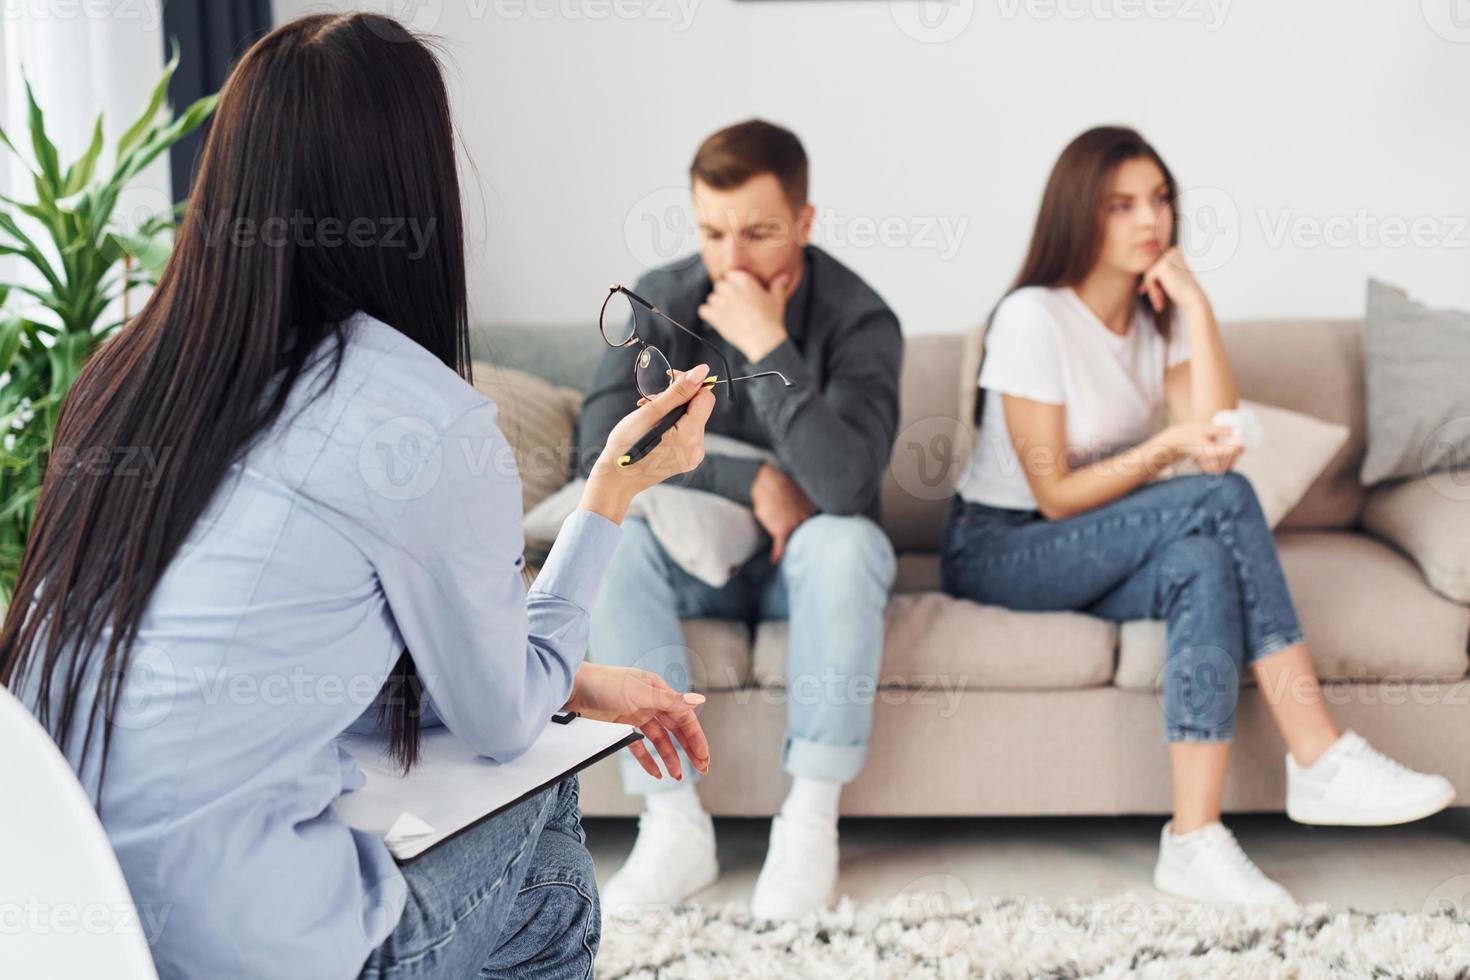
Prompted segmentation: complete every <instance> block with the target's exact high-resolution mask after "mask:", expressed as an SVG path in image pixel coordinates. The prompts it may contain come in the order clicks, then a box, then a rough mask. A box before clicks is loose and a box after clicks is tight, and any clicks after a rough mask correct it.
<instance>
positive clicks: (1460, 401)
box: [1359, 279, 1470, 487]
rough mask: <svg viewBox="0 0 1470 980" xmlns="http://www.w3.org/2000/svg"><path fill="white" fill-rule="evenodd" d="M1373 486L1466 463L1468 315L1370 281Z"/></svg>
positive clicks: (1369, 480) (1368, 458) (1368, 456)
mask: <svg viewBox="0 0 1470 980" xmlns="http://www.w3.org/2000/svg"><path fill="white" fill-rule="evenodd" d="M1363 326H1364V330H1363V337H1364V340H1363V358H1364V361H1365V364H1366V369H1365V371H1366V379H1367V384H1366V389H1367V416H1368V422H1367V425H1368V432H1367V440H1368V448H1367V450H1366V452H1365V454H1364V457H1363V470H1362V472H1361V473H1360V474H1359V479H1360V480H1361V481H1362V483H1363V486H1365V487H1371V486H1376V485H1377V484H1380V483H1382V482H1383V481H1385V480H1394V479H1403V478H1405V477H1415V476H1421V475H1424V474H1429V473H1441V472H1445V471H1447V470H1454V469H1463V468H1465V467H1466V466H1467V464H1470V387H1467V386H1466V384H1465V375H1466V371H1467V369H1470V312H1466V311H1464V310H1442V309H1433V308H1431V307H1428V306H1425V305H1424V304H1422V303H1418V302H1415V301H1414V300H1412V299H1410V298H1409V297H1408V295H1407V294H1406V293H1404V292H1403V291H1402V290H1400V289H1397V288H1395V287H1393V286H1388V285H1385V284H1384V283H1381V282H1378V281H1377V280H1374V279H1370V280H1368V312H1367V315H1366V317H1365V318H1364V324H1363Z"/></svg>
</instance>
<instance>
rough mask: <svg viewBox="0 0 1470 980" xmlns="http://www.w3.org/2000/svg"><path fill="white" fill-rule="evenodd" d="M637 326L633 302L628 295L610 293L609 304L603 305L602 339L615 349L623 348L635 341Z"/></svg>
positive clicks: (608, 296) (608, 295)
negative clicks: (634, 334)
mask: <svg viewBox="0 0 1470 980" xmlns="http://www.w3.org/2000/svg"><path fill="white" fill-rule="evenodd" d="M636 324H637V320H635V319H634V314H633V301H632V300H630V299H629V298H628V297H627V294H625V293H620V292H613V293H608V294H607V302H606V303H603V304H602V323H601V326H602V339H603V340H606V341H607V342H608V343H609V344H612V345H613V346H614V347H621V346H623V345H624V344H626V343H627V342H628V341H630V340H632V339H633V331H634V329H635V326H636Z"/></svg>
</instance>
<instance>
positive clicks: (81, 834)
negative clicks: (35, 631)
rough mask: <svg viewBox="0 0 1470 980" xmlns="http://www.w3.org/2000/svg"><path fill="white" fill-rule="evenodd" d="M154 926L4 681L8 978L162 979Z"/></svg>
mask: <svg viewBox="0 0 1470 980" xmlns="http://www.w3.org/2000/svg"><path fill="white" fill-rule="evenodd" d="M157 918H158V917H156V916H154V917H153V919H154V920H157ZM165 921H166V920H165ZM150 928H151V926H150V919H149V917H148V916H142V917H140V915H139V910H138V909H137V908H136V906H134V904H133V899H132V896H131V895H130V894H129V893H128V885H127V882H126V881H124V880H123V874H122V869H121V868H120V867H118V863H117V857H116V856H115V855H114V854H113V853H112V847H111V845H110V844H109V843H108V841H107V834H106V832H104V831H103V829H102V823H101V821H99V820H98V819H97V814H96V812H95V811H94V810H93V809H92V803H91V801H90V800H89V799H88V798H87V794H86V792H85V791H84V790H83V789H82V786H81V784H80V783H79V782H77V778H76V776H75V774H73V772H72V770H71V766H70V765H68V764H67V761H66V758H65V757H64V756H63V755H62V754H61V753H60V752H59V751H58V750H57V748H56V743H54V742H53V741H52V740H51V736H50V735H48V734H47V733H46V730H45V729H44V728H42V727H41V725H40V724H39V723H38V722H37V721H36V719H35V718H34V717H33V716H32V715H31V713H30V712H29V711H27V710H26V708H25V706H24V705H23V704H21V703H20V702H19V701H17V700H16V699H15V697H14V695H12V694H11V693H10V692H9V691H8V690H6V689H5V688H4V687H0V977H14V978H17V980H19V978H22V977H25V978H31V977H34V978H42V977H44V978H46V980H96V978H98V977H107V978H109V980H158V974H157V972H156V971H155V970H154V968H153V959H152V957H151V956H150V955H149V953H148V942H147V936H148V930H149V929H150Z"/></svg>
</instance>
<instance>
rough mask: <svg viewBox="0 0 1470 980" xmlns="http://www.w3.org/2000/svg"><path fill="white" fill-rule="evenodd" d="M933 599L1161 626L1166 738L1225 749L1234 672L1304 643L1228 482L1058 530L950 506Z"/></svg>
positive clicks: (1257, 515)
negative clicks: (939, 585) (1164, 630)
mask: <svg viewBox="0 0 1470 980" xmlns="http://www.w3.org/2000/svg"><path fill="white" fill-rule="evenodd" d="M942 570H943V579H944V590H945V591H946V592H948V593H950V594H951V595H955V596H959V597H960V598H964V599H971V600H974V601H975V602H983V603H986V604H988V605H995V606H1005V607H1007V608H1010V609H1024V610H1071V611H1075V612H1084V613H1089V614H1091V615H1093V616H1098V617H1101V618H1103V619H1109V620H1112V621H1114V622H1124V621H1127V620H1131V619H1165V620H1167V621H1168V626H1169V641H1168V657H1167V660H1166V662H1165V667H1164V677H1163V685H1162V686H1163V691H1164V723H1165V734H1166V736H1167V738H1168V740H1169V741H1171V742H1176V741H1183V740H1189V741H1200V742H1219V741H1227V740H1228V739H1229V738H1230V737H1231V735H1232V734H1233V732H1234V726H1235V705H1236V700H1237V696H1238V694H1239V687H1240V679H1241V675H1242V673H1243V672H1244V670H1245V667H1246V666H1247V665H1249V664H1252V663H1254V662H1255V661H1257V660H1259V659H1261V658H1262V657H1265V656H1267V655H1268V654H1272V653H1275V652H1276V651H1278V650H1281V649H1284V648H1285V647H1289V646H1291V645H1293V644H1296V643H1300V642H1301V641H1302V630H1301V626H1300V625H1299V624H1298V622H1297V617H1296V610H1295V608H1294V607H1293V606H1292V602H1291V593H1290V592H1289V591H1288V590H1287V585H1286V577H1285V576H1284V575H1283V574H1282V571H1281V562H1280V560H1279V559H1278V557H1277V555H1276V542H1275V540H1274V539H1273V538H1272V537H1271V529H1270V528H1269V527H1268V526H1267V524H1266V518H1265V515H1263V514H1262V513H1261V506H1260V503H1259V502H1258V501H1257V500H1256V495H1255V491H1254V490H1252V489H1251V485H1250V483H1249V482H1248V481H1247V480H1246V479H1245V477H1243V476H1241V475H1240V474H1239V473H1225V474H1221V475H1212V474H1199V475H1192V476H1182V477H1176V478H1175V479H1172V480H1161V481H1159V482H1157V483H1151V484H1149V485H1147V486H1143V487H1140V488H1138V489H1137V490H1134V491H1133V492H1132V493H1129V494H1127V495H1126V496H1124V497H1120V498H1119V499H1117V500H1115V501H1113V502H1111V503H1108V504H1104V505H1103V506H1101V507H1095V508H1093V509H1092V510H1089V511H1085V512H1083V513H1081V514H1076V515H1074V516H1072V517H1067V518H1063V519H1061V520H1055V521H1052V520H1047V519H1046V518H1044V517H1042V516H1041V514H1040V513H1039V512H1037V511H1034V510H1030V511H1022V510H1007V509H1003V508H998V507H987V506H984V505H982V504H976V503H971V502H968V501H964V500H962V499H960V498H959V497H956V498H954V502H953V503H952V504H951V507H950V515H949V525H948V527H947V528H946V531H945V539H944V551H943V556H942Z"/></svg>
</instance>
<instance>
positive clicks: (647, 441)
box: [618, 375, 720, 466]
mask: <svg viewBox="0 0 1470 980" xmlns="http://www.w3.org/2000/svg"><path fill="white" fill-rule="evenodd" d="M719 381H720V379H719V378H717V377H715V376H714V375H710V376H709V377H708V378H705V379H704V382H703V384H704V386H705V387H706V388H713V387H714V386H715V385H716V384H718V383H719ZM687 411H689V403H688V402H685V403H684V404H682V405H680V406H678V407H677V408H675V409H673V410H672V411H670V412H669V414H667V415H665V416H664V417H663V418H661V419H659V420H658V424H657V425H655V426H654V427H653V428H651V429H649V430H648V432H647V433H646V434H644V436H643V437H642V438H641V439H639V440H638V441H637V442H635V443H634V444H633V448H632V449H629V450H628V451H627V452H626V453H624V454H623V455H621V456H619V457H618V465H619V466H631V465H632V464H634V463H636V462H638V461H639V460H640V459H642V458H643V457H644V456H647V455H648V454H649V453H651V452H653V450H654V447H655V446H657V445H658V444H659V442H660V440H662V439H663V437H664V433H665V432H668V431H669V429H671V428H673V426H674V423H675V422H677V421H679V420H680V419H682V418H683V417H684V413H685V412H687Z"/></svg>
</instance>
